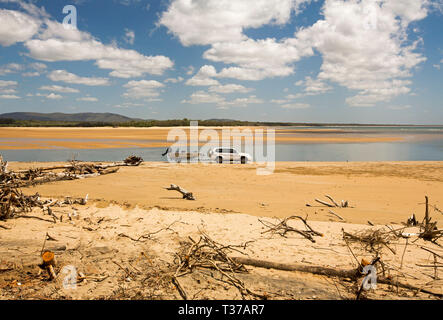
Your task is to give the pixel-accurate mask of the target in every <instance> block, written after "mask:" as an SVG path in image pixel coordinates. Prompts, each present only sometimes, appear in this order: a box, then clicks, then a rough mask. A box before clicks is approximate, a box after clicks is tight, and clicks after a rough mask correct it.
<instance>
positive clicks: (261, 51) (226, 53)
mask: <svg viewBox="0 0 443 320" xmlns="http://www.w3.org/2000/svg"><path fill="white" fill-rule="evenodd" d="M310 55H313V51H312V48H311V47H309V46H308V45H305V44H303V42H301V41H298V40H297V39H285V40H282V41H277V40H275V39H264V40H253V39H247V40H244V41H241V42H237V43H231V42H225V43H215V44H213V45H212V48H211V49H209V50H207V51H206V52H205V53H204V54H203V57H204V58H205V59H208V60H211V61H215V62H223V63H225V64H234V65H237V66H238V67H229V68H225V69H223V70H222V71H221V72H220V74H219V75H218V76H219V77H226V78H236V79H241V80H262V79H264V78H272V77H277V76H288V75H291V74H292V73H293V70H294V67H293V65H292V64H293V63H294V62H296V61H299V60H300V59H301V58H302V57H304V56H310ZM276 57H278V58H276Z"/></svg>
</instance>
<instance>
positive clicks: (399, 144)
mask: <svg viewBox="0 0 443 320" xmlns="http://www.w3.org/2000/svg"><path fill="white" fill-rule="evenodd" d="M278 129H280V130H283V131H284V132H285V133H284V134H289V135H298V136H304V135H305V134H306V131H305V132H303V133H301V132H298V133H297V132H296V131H295V130H308V131H309V130H311V129H312V130H314V131H312V132H309V135H310V136H320V135H323V134H325V133H327V134H328V135H331V134H332V135H337V136H340V135H343V134H354V135H355V134H356V135H364V136H366V137H377V136H380V135H381V134H386V133H389V135H390V136H396V137H400V138H401V139H403V140H402V141H395V142H375V143H292V144H290V143H277V144H276V145H275V161H325V162H326V161H443V126H434V127H431V126H429V127H409V126H402V127H395V126H394V127H393V126H377V127H358V126H346V127H344V126H340V127H335V126H330V127H282V128H278ZM331 130H336V132H332V133H331ZM11 140H14V138H1V137H0V142H2V141H4V142H7V141H11ZM15 140H23V141H27V142H31V141H32V140H33V139H15ZM39 140H41V139H39ZM51 140H57V139H51ZM60 140H75V141H77V139H60ZM103 140H106V139H103ZM103 140H102V139H88V140H87V141H85V142H90V141H101V142H103ZM78 141H79V142H81V141H82V140H78ZM128 142H129V141H128ZM131 142H134V141H132V140H131ZM144 142H146V141H144ZM165 149H166V148H138V147H128V148H112V149H64V148H61V147H54V148H53V149H37V150H0V154H2V155H3V156H4V158H5V159H6V160H8V161H23V162H32V161H36V162H43V161H67V160H71V159H76V160H82V161H119V160H122V159H124V158H126V157H127V156H129V155H132V154H135V155H139V156H141V157H142V158H143V159H144V160H145V161H165V160H166V157H162V153H164V151H165ZM265 149H266V147H265ZM251 150H252V151H250V152H249V153H251V155H252V156H253V157H254V160H257V159H258V157H256V156H255V154H254V153H255V152H256V150H253V149H251ZM264 153H265V154H266V151H265V152H264ZM270 160H273V158H272V157H271V158H269V159H267V160H266V161H270Z"/></svg>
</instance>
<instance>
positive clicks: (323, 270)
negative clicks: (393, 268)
mask: <svg viewBox="0 0 443 320" xmlns="http://www.w3.org/2000/svg"><path fill="white" fill-rule="evenodd" d="M231 259H232V260H233V261H235V262H237V263H241V264H243V265H249V266H253V267H258V268H265V269H276V270H283V271H299V272H306V273H312V274H318V275H323V276H329V277H339V278H350V279H351V280H356V279H358V278H359V277H361V274H360V272H359V271H358V270H355V269H349V270H341V269H333V268H328V267H320V266H307V265H302V264H284V263H278V262H271V261H265V260H257V259H251V258H243V257H232V258H231ZM377 283H381V284H388V285H392V286H399V287H401V288H405V289H409V290H412V291H415V292H417V293H418V292H419V291H421V292H424V293H428V294H431V295H434V296H436V297H439V298H442V297H443V294H441V293H436V292H432V291H430V290H426V289H423V288H418V287H416V286H412V285H409V284H407V283H401V282H397V281H394V280H391V279H388V278H385V277H378V279H377Z"/></svg>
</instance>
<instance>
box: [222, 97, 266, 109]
mask: <svg viewBox="0 0 443 320" xmlns="http://www.w3.org/2000/svg"><path fill="white" fill-rule="evenodd" d="M263 102H264V101H263V100H262V99H259V98H257V97H256V96H249V97H246V98H237V99H234V100H231V101H223V102H221V103H219V104H218V105H219V106H220V107H223V108H226V107H247V106H248V105H250V104H260V103H263Z"/></svg>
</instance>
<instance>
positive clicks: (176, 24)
mask: <svg viewBox="0 0 443 320" xmlns="http://www.w3.org/2000/svg"><path fill="white" fill-rule="evenodd" d="M306 2H309V0H242V1H231V0H205V1H201V0H174V1H171V3H170V5H169V7H168V9H167V10H166V11H165V12H164V13H163V14H162V16H161V18H160V21H159V25H163V26H165V27H167V28H168V30H169V31H170V32H171V33H172V34H174V35H175V36H176V37H178V39H179V40H180V42H181V43H182V44H183V45H185V46H190V45H208V44H214V43H221V42H239V41H243V40H246V39H247V37H246V36H245V35H244V34H243V30H244V29H246V28H259V27H261V26H263V25H266V24H275V25H283V24H285V23H287V22H288V21H289V19H290V17H291V12H292V11H293V10H297V9H298V8H299V6H300V5H301V4H302V3H306ZM202 30H204V32H202Z"/></svg>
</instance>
